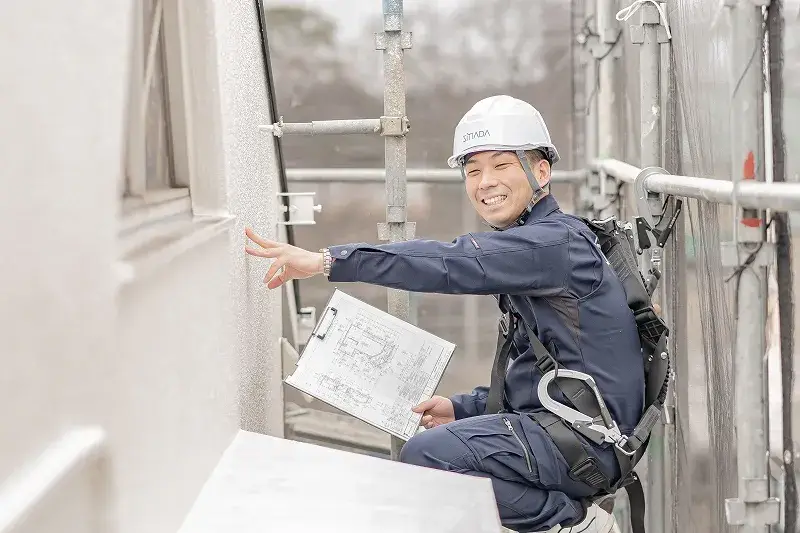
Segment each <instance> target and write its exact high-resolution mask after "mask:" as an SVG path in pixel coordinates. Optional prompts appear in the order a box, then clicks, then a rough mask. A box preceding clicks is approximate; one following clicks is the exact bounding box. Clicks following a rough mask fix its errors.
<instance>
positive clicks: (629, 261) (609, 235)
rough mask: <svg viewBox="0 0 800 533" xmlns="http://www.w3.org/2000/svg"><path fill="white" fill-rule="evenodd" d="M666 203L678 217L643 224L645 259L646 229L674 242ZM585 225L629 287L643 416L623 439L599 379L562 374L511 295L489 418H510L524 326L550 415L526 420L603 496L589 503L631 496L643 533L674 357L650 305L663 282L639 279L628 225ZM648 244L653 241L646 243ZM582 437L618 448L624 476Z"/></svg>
mask: <svg viewBox="0 0 800 533" xmlns="http://www.w3.org/2000/svg"><path fill="white" fill-rule="evenodd" d="M667 202H668V203H670V208H671V210H672V212H670V213H669V216H666V215H667V209H668V208H667V204H665V209H664V212H663V213H662V217H661V221H662V222H661V223H660V224H659V225H658V226H657V227H655V228H650V227H649V224H647V222H646V221H643V220H639V217H636V218H637V219H636V223H637V229H638V230H639V232H638V237H639V239H638V240H639V247H638V252H639V253H641V250H642V249H643V248H649V246H650V242H649V238H647V236H646V235H645V234H644V232H643V231H641V229H642V228H644V229H647V230H649V231H651V232H652V233H653V234H654V236H655V237H656V243H657V245H658V246H659V247H660V248H663V246H664V243H665V242H666V241H667V237H668V236H669V233H670V232H671V231H672V228H673V226H674V224H675V221H676V219H677V214H678V213H679V212H680V205H681V201H680V200H677V199H674V198H669V199H668V200H667ZM582 220H583V222H584V223H585V224H586V225H587V226H588V227H589V228H590V229H591V230H592V232H593V233H594V234H595V235H596V236H597V239H598V244H599V246H600V249H601V251H602V253H603V254H604V255H605V256H606V258H607V259H608V261H609V263H610V264H611V266H612V268H613V269H614V271H615V272H616V274H617V276H618V277H619V279H620V281H621V282H622V285H623V287H624V289H625V295H626V298H627V303H628V306H629V307H630V309H631V311H632V312H633V316H634V318H635V320H636V326H637V328H638V332H639V337H640V339H641V344H642V356H643V358H644V373H645V394H644V414H643V416H642V418H641V420H640V421H639V423H638V424H637V425H636V427H635V429H634V430H633V432H632V433H631V434H630V435H623V434H622V433H621V432H620V430H619V427H618V426H617V424H616V422H615V421H614V420H613V419H612V417H611V414H610V413H609V411H608V408H607V407H606V404H605V402H604V401H603V397H602V395H601V394H600V391H599V389H598V388H597V386H596V384H595V382H594V379H593V378H592V377H591V376H590V375H588V374H585V373H583V372H578V371H574V370H569V369H564V368H559V366H558V362H557V361H556V360H555V359H554V358H553V356H552V355H551V351H550V350H548V349H547V348H546V347H545V346H544V345H543V344H542V342H541V340H539V338H538V336H537V335H536V334H535V332H533V331H532V330H531V328H530V326H529V325H528V324H526V323H525V322H524V321H523V320H522V318H521V317H520V315H519V314H518V313H517V312H516V311H515V310H514V309H513V308H512V307H511V305H510V303H509V299H508V296H507V295H501V296H499V297H498V302H499V305H500V310H501V312H502V313H503V315H502V317H501V319H500V323H499V328H498V329H499V331H498V337H497V353H496V355H495V360H494V364H493V366H492V377H491V385H490V388H489V396H488V398H487V404H486V413H501V412H504V411H505V377H506V370H507V366H508V360H509V355H510V352H511V347H512V343H513V338H514V332H515V331H516V329H517V327H519V325H520V323H522V325H523V326H524V327H525V330H526V332H527V334H528V338H529V339H530V345H531V348H532V349H533V353H534V355H535V357H536V362H535V365H536V367H537V369H538V370H539V372H541V373H542V378H541V380H540V382H539V387H538V394H539V399H540V401H541V402H542V405H543V407H544V410H541V411H537V412H532V413H524V414H526V415H528V416H530V417H531V418H532V419H534V420H535V421H536V422H537V423H539V425H541V427H542V428H544V430H545V431H547V433H548V434H549V435H550V437H551V438H552V439H553V442H554V443H555V445H556V447H557V448H558V450H559V451H560V452H561V454H562V455H563V456H564V458H565V459H566V461H567V464H568V465H569V468H570V470H569V475H570V477H571V478H572V479H574V480H576V481H581V482H583V483H585V484H586V485H588V486H590V487H592V488H593V489H596V491H597V492H596V493H595V494H594V495H593V496H592V497H591V498H589V499H590V500H591V501H596V500H599V499H601V498H604V497H606V496H608V495H612V494H614V493H615V492H616V491H617V490H619V489H620V488H625V489H626V491H627V493H628V498H629V502H630V510H631V528H632V531H633V533H644V529H645V528H644V514H645V501H644V492H643V490H642V484H641V481H640V480H639V477H638V476H637V474H636V472H634V470H633V469H634V467H635V466H636V464H637V463H638V462H639V460H640V459H641V458H642V456H643V455H644V453H645V450H646V449H647V444H648V442H649V439H650V433H651V431H652V429H653V427H654V426H655V425H656V423H657V422H658V420H659V418H660V417H661V412H662V410H663V408H664V403H665V401H666V397H667V388H668V386H669V375H670V358H669V353H668V349H667V337H668V335H669V330H668V328H667V326H666V324H665V323H664V321H663V320H661V318H660V317H659V316H658V315H657V314H656V313H655V311H654V309H653V303H652V300H651V296H652V294H653V292H654V290H655V287H656V285H657V283H658V279H659V278H660V277H661V274H660V272H658V269H657V265H652V266H651V269H650V272H649V276H648V279H647V280H645V278H644V276H643V275H642V274H641V272H640V271H639V268H638V266H637V259H636V251H635V250H636V248H635V245H634V237H633V230H632V226H631V224H622V223H620V222H619V221H618V220H617V219H616V218H615V217H611V218H608V219H606V220H602V221H596V220H589V219H586V218H583V219H582ZM643 239H647V241H646V243H645V241H644V240H643ZM551 383H553V385H554V386H555V387H557V388H558V389H560V391H561V392H562V393H563V394H564V397H565V398H567V400H568V401H569V403H570V404H571V406H567V405H564V404H562V403H560V402H557V401H555V400H554V399H553V398H552V397H550V395H549V393H548V386H549V385H550V384H551ZM578 434H580V435H582V436H583V437H584V438H586V439H588V440H590V441H592V442H594V443H595V444H597V445H601V444H603V443H604V442H608V443H612V445H613V446H614V453H615V455H616V458H617V461H618V463H619V467H620V471H621V476H620V477H619V479H610V478H609V477H608V476H607V475H606V474H605V473H604V472H603V471H602V470H601V469H600V468H599V466H598V464H597V462H596V460H595V459H594V458H593V457H592V456H590V455H589V454H587V452H586V449H585V448H584V446H583V444H582V443H581V440H580V439H579V438H578V436H577V435H578Z"/></svg>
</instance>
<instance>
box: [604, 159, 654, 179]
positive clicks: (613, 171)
mask: <svg viewBox="0 0 800 533" xmlns="http://www.w3.org/2000/svg"><path fill="white" fill-rule="evenodd" d="M592 169H593V170H598V171H603V172H605V173H606V174H608V175H609V176H611V177H613V178H616V179H618V180H619V181H623V182H625V183H633V182H634V181H636V176H638V175H639V172H641V171H642V169H640V168H639V167H635V166H633V165H630V164H628V163H625V162H623V161H617V160H616V159H601V160H598V161H595V162H594V163H593V164H592Z"/></svg>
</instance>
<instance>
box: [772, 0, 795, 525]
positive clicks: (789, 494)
mask: <svg viewBox="0 0 800 533" xmlns="http://www.w3.org/2000/svg"><path fill="white" fill-rule="evenodd" d="M798 16H800V13H798ZM767 32H768V41H767V42H768V47H769V78H770V99H771V107H772V117H771V119H772V161H773V181H776V182H783V181H786V139H785V137H784V131H783V46H784V39H783V33H784V21H783V0H772V2H771V3H770V5H769V7H768V8H767ZM773 220H774V221H775V238H776V250H775V251H776V255H777V257H776V259H777V272H776V277H777V285H778V321H779V324H780V332H781V333H780V337H781V338H780V343H781V345H780V346H781V388H782V396H783V398H782V404H783V409H782V413H783V443H782V444H783V455H784V456H783V467H784V486H783V487H784V488H783V492H784V494H783V499H784V518H783V519H784V527H783V531H784V532H785V533H795V532H796V531H797V503H798V502H797V479H796V478H795V467H794V454H795V450H794V439H793V431H792V393H793V390H794V358H793V355H794V335H793V333H794V301H793V300H794V294H793V292H792V287H793V279H792V277H793V275H792V235H791V228H790V226H789V216H788V214H787V213H775V214H774V215H773Z"/></svg>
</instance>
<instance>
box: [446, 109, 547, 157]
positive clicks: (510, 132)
mask: <svg viewBox="0 0 800 533" xmlns="http://www.w3.org/2000/svg"><path fill="white" fill-rule="evenodd" d="M488 150H503V151H505V150H508V151H525V150H541V151H543V152H544V153H545V155H546V156H547V159H548V160H549V161H550V164H551V165H552V164H554V163H556V162H557V161H558V160H559V157H558V151H557V150H556V147H555V146H553V142H552V141H551V140H550V132H548V131H547V125H546V124H545V123H544V119H543V118H542V115H541V114H540V113H539V111H537V110H536V108H535V107H533V106H532V105H530V104H529V103H527V102H523V101H522V100H518V99H516V98H512V97H511V96H506V95H499V96H491V97H489V98H484V99H483V100H481V101H480V102H478V103H477V104H475V105H474V106H472V109H470V110H469V111H467V114H466V115H464V117H463V118H462V119H461V121H460V122H459V123H458V126H456V132H455V136H454V138H453V155H452V156H451V157H450V158H449V159H448V160H447V164H448V165H449V166H450V168H456V167H457V166H459V165H460V164H461V163H462V161H461V160H462V158H463V157H464V156H466V155H467V154H471V153H475V152H485V151H488Z"/></svg>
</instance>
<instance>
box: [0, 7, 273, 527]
mask: <svg viewBox="0 0 800 533" xmlns="http://www.w3.org/2000/svg"><path fill="white" fill-rule="evenodd" d="M163 1H164V9H165V15H164V21H165V24H166V23H169V24H171V25H172V26H173V29H174V26H176V24H177V26H178V27H179V29H180V32H181V39H182V48H181V49H182V50H183V52H184V55H183V58H182V62H181V74H182V76H183V77H182V83H183V86H184V87H183V94H184V95H185V99H184V100H182V101H180V102H170V105H171V106H176V105H180V106H181V108H182V109H184V110H185V111H186V113H187V115H188V117H189V119H187V121H186V127H185V129H184V130H179V131H183V135H185V138H184V139H183V140H184V141H186V142H185V145H186V147H187V148H186V150H185V152H186V154H185V156H186V159H185V161H184V163H185V164H186V167H187V168H188V169H189V171H190V172H189V173H188V177H189V180H188V181H189V183H188V185H189V194H190V197H191V213H189V212H187V213H184V214H178V215H176V216H174V217H172V218H170V219H168V220H158V219H154V220H145V222H146V223H143V224H141V228H140V227H138V226H137V225H132V223H130V222H129V221H126V220H125V215H124V214H123V212H122V201H121V199H120V192H119V188H118V184H119V182H120V179H119V176H120V174H121V172H123V168H124V167H125V164H124V161H125V157H126V149H127V146H128V142H127V140H126V139H127V137H128V118H129V115H130V108H129V106H128V103H129V100H130V91H129V88H130V86H131V84H130V81H131V76H132V74H131V71H130V65H129V64H128V63H127V62H126V61H121V58H129V57H132V56H133V53H134V46H135V45H134V44H133V42H134V40H133V38H132V36H133V34H134V30H133V28H134V27H135V25H134V24H133V21H134V19H135V16H136V15H135V13H136V12H135V11H134V9H141V6H140V4H139V3H138V2H134V0H73V1H71V2H66V3H65V2H49V3H47V6H46V7H45V6H42V5H41V4H33V3H29V2H11V3H8V4H7V5H5V4H4V6H3V7H2V8H0V63H1V64H2V65H3V69H4V74H3V75H2V76H0V94H3V98H2V99H0V118H2V120H3V123H4V124H6V127H3V128H0V176H2V181H3V193H2V194H0V246H2V249H3V252H2V254H3V258H2V260H0V324H2V326H0V327H1V328H2V335H0V360H2V371H0V413H1V414H2V417H1V418H2V422H0V531H5V530H6V529H9V530H14V531H25V532H27V531H56V530H58V531H60V532H68V531H111V530H114V531H123V532H127V531H130V532H134V531H136V532H138V531H148V532H153V533H157V532H162V531H163V532H167V531H175V530H177V529H178V527H179V526H180V524H181V522H182V521H183V518H184V516H185V514H186V513H187V511H188V510H189V508H190V507H191V504H192V502H193V501H194V499H195V497H196V496H197V494H198V493H199V491H200V489H201V487H202V485H203V483H204V482H205V480H206V479H207V477H208V475H209V474H210V472H211V471H212V469H213V468H214V466H215V465H216V463H217V461H218V460H219V458H220V456H221V454H222V452H223V451H224V450H225V449H226V447H227V446H228V444H229V443H230V442H231V440H232V439H233V437H234V435H235V434H236V431H237V430H238V428H240V427H242V428H245V429H248V430H250V431H256V432H262V433H268V434H271V435H276V436H282V433H283V399H282V388H281V372H280V360H281V359H280V353H279V351H278V346H279V337H280V336H281V330H280V328H281V301H280V292H268V291H266V289H265V288H264V287H263V285H262V283H261V279H262V276H263V274H264V272H265V271H266V264H265V263H264V262H254V261H252V260H251V259H248V258H246V257H245V255H244V253H243V247H244V227H245V225H248V226H252V227H254V228H256V229H257V230H258V231H259V232H260V233H261V234H262V235H264V236H265V237H267V238H276V237H277V227H276V224H275V221H276V220H277V202H276V194H275V193H276V192H278V190H277V169H276V163H275V157H274V147H273V144H272V140H271V139H270V138H269V137H268V136H267V135H264V134H263V133H262V132H260V131H259V129H258V125H259V124H264V123H268V122H269V121H270V117H269V116H268V114H269V113H268V100H267V98H268V94H267V90H266V87H265V77H264V68H263V60H262V57H261V43H260V36H259V31H258V24H257V13H256V9H255V5H254V3H253V2H231V1H225V0H188V1H187V0H163ZM168 9H169V10H170V11H169V12H168V11H167V10H168ZM134 86H135V84H134ZM9 125H10V127H9ZM132 226H134V227H133V229H131V227H132ZM123 228H127V229H126V232H125V233H124V235H123V233H122V230H123ZM131 239H136V240H137V244H136V245H135V246H133V245H131V242H130V240H131ZM120 250H125V251H124V252H120ZM86 428H90V429H89V430H87V429H86ZM105 513H108V514H105ZM104 516H106V517H107V518H108V520H106V519H104V518H103V517H104ZM12 526H13V527H12Z"/></svg>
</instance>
